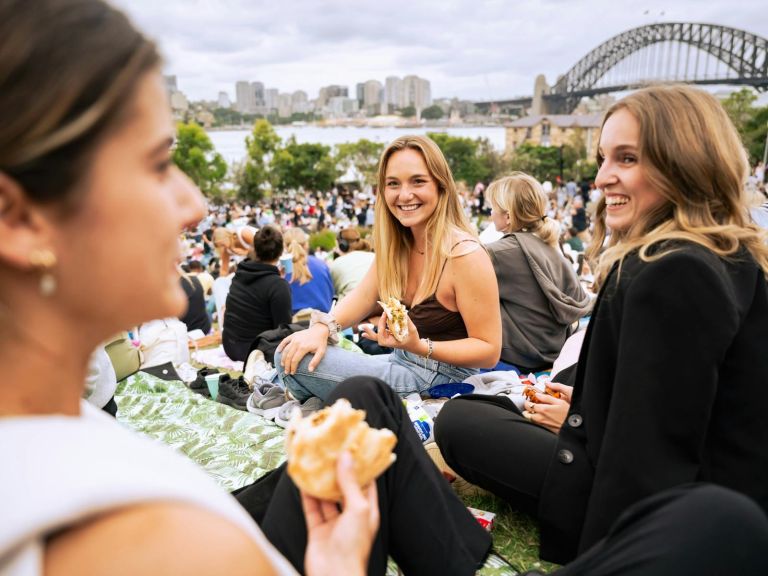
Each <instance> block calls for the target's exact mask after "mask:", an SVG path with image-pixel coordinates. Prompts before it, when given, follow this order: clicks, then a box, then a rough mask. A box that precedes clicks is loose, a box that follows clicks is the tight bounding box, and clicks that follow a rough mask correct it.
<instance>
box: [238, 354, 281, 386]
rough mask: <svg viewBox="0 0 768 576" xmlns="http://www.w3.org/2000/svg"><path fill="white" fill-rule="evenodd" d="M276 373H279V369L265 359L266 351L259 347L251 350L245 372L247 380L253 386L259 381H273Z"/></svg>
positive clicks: (244, 375)
mask: <svg viewBox="0 0 768 576" xmlns="http://www.w3.org/2000/svg"><path fill="white" fill-rule="evenodd" d="M275 374H277V370H275V369H274V368H273V367H272V364H270V363H269V362H267V361H266V360H265V359H264V353H263V352H262V351H261V350H258V349H257V350H251V353H250V354H248V359H247V360H246V362H245V371H244V372H243V378H245V381H246V382H248V384H250V385H251V386H255V385H256V384H257V383H258V382H271V381H272V378H274V377H275Z"/></svg>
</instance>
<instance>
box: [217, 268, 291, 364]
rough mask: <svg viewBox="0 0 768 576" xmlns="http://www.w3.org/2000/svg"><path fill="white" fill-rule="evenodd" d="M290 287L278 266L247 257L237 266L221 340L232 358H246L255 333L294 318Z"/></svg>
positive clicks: (257, 333) (270, 328) (228, 299)
mask: <svg viewBox="0 0 768 576" xmlns="http://www.w3.org/2000/svg"><path fill="white" fill-rule="evenodd" d="M291 317H292V316H291V287H290V285H289V284H288V282H286V281H285V280H284V279H283V278H281V277H280V273H279V272H278V270H277V267H276V266H272V265H270V264H264V263H262V262H254V261H253V260H244V261H243V262H241V263H240V265H239V266H238V267H237V271H236V272H235V277H234V278H233V279H232V286H231V287H230V288H229V295H228V296H227V304H226V308H225V310H224V329H223V331H222V343H223V344H224V351H225V352H226V353H227V356H229V357H230V358H231V359H232V360H241V361H245V360H246V358H247V357H248V352H249V351H250V349H251V345H252V344H253V342H254V341H255V340H256V337H257V336H258V335H259V334H261V333H262V332H264V331H266V330H272V329H274V328H277V327H278V326H279V325H280V324H287V323H289V322H290V321H291Z"/></svg>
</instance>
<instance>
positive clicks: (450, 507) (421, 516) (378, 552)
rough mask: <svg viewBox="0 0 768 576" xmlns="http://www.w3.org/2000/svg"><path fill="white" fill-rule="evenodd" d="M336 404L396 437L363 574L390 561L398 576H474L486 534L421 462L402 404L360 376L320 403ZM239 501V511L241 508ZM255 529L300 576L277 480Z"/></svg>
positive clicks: (286, 496) (300, 547)
mask: <svg viewBox="0 0 768 576" xmlns="http://www.w3.org/2000/svg"><path fill="white" fill-rule="evenodd" d="M338 398H346V399H348V400H349V401H350V403H351V404H352V406H353V407H355V408H360V409H363V410H365V411H366V414H367V416H366V420H367V422H368V424H370V425H371V426H372V427H374V428H389V429H390V430H392V431H393V432H394V433H395V435H396V436H397V444H396V446H395V454H396V455H397V460H396V461H395V463H394V464H393V465H392V466H391V467H390V468H389V469H387V471H386V472H385V473H384V474H382V476H381V477H380V478H379V479H378V481H377V489H378V496H379V509H380V511H381V528H380V529H379V532H378V534H377V536H376V540H375V541H374V543H373V549H372V551H371V558H370V561H369V564H368V573H369V574H377V575H378V574H384V573H385V571H386V564H387V555H390V556H392V558H394V560H395V561H396V562H397V564H398V566H399V567H400V569H401V570H403V572H404V573H405V574H413V575H418V576H431V575H435V576H437V575H441V576H442V575H453V574H456V575H461V574H467V575H469V574H474V573H475V571H476V570H477V569H478V568H479V567H480V566H481V565H482V563H483V562H484V560H485V557H486V555H487V554H488V552H489V550H490V547H491V538H490V535H489V534H488V533H487V532H486V531H485V530H483V529H482V528H481V527H480V525H479V524H478V523H477V521H476V520H475V519H474V518H473V517H472V515H471V514H470V513H469V511H468V510H467V508H466V506H465V505H464V504H463V503H462V502H461V501H460V500H459V499H458V497H457V496H456V494H455V493H454V492H453V490H452V489H451V487H450V485H449V484H448V483H447V482H446V481H445V479H444V478H443V476H442V475H441V474H440V472H439V471H438V469H437V467H436V466H435V465H434V463H433V462H432V460H430V458H429V456H427V453H426V451H425V450H424V447H423V445H422V443H421V441H420V440H419V439H418V437H417V436H416V433H415V432H414V430H413V426H412V425H411V421H410V419H409V418H408V415H407V413H406V411H405V408H404V407H403V402H402V399H401V398H400V397H399V396H397V394H395V393H394V392H393V391H392V389H391V388H390V387H389V386H387V385H386V384H384V382H382V381H381V380H378V379H376V378H370V377H362V376H361V377H355V378H350V379H348V380H346V381H344V382H343V383H341V384H340V385H339V386H337V387H336V388H335V389H334V391H333V392H332V393H331V395H330V396H329V397H328V399H327V402H328V403H333V402H334V401H335V400H336V399H338ZM246 493H247V491H243V492H241V494H243V495H245V494H246ZM239 499H240V498H239ZM240 501H241V503H244V505H246V508H247V503H245V502H244V500H243V499H240ZM261 529H262V530H263V531H264V533H265V534H266V536H267V538H268V539H269V540H270V542H272V544H273V545H274V546H275V547H276V548H277V549H278V550H279V551H280V552H281V553H282V554H283V555H284V556H285V557H286V558H287V559H288V560H290V562H291V563H292V564H293V565H294V567H295V568H296V569H297V570H298V571H299V572H301V573H303V572H304V551H305V549H306V547H307V532H306V525H305V522H304V515H303V512H302V509H301V501H300V499H299V492H298V490H297V489H296V486H295V485H294V484H293V482H292V481H291V479H290V478H289V477H288V475H287V474H285V473H282V475H281V477H280V478H279V480H278V481H277V484H276V486H275V489H274V494H273V496H272V499H271V501H270V503H269V507H268V508H267V511H266V515H265V517H264V519H263V521H262V523H261Z"/></svg>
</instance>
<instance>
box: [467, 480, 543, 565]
mask: <svg viewBox="0 0 768 576" xmlns="http://www.w3.org/2000/svg"><path fill="white" fill-rule="evenodd" d="M462 500H463V501H464V503H465V504H466V505H467V506H472V507H473V508H479V509H480V510H487V511H489V512H494V513H495V514H496V518H495V525H494V528H493V532H492V533H491V534H492V535H493V548H494V552H495V553H496V554H498V555H499V556H501V557H502V558H504V559H505V560H506V561H507V562H509V563H510V564H511V565H512V566H513V567H514V568H515V569H516V570H518V571H520V572H525V571H526V570H533V569H537V570H540V571H542V572H545V573H546V572H551V571H552V570H554V569H555V568H557V565H556V564H550V563H548V562H542V561H541V560H539V532H538V528H537V526H536V521H535V520H534V519H533V518H531V517H530V516H528V515H527V514H522V513H520V512H517V511H515V510H513V509H512V508H511V507H510V506H509V505H508V504H507V503H506V502H504V501H503V500H501V499H500V498H497V497H495V496H493V495H491V494H484V495H471V496H462Z"/></svg>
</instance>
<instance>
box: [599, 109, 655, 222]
mask: <svg viewBox="0 0 768 576" xmlns="http://www.w3.org/2000/svg"><path fill="white" fill-rule="evenodd" d="M600 154H601V156H602V157H603V163H602V165H601V166H600V170H599V172H598V173H597V178H595V184H596V185H597V187H598V188H600V189H602V191H603V194H604V195H605V204H606V207H605V208H606V212H605V213H606V217H605V224H606V226H608V228H610V229H611V230H616V231H622V232H623V231H626V230H628V229H629V228H630V226H632V224H634V223H635V222H636V221H637V220H638V219H639V218H640V217H642V216H644V215H646V214H648V213H649V212H650V211H651V210H652V209H654V208H656V207H657V206H659V205H661V204H662V203H663V202H664V201H665V200H664V197H663V196H662V195H661V194H660V193H659V192H658V191H657V190H656V189H654V188H652V187H651V186H650V184H649V182H648V178H647V176H646V173H645V169H644V167H643V163H642V158H641V157H640V124H639V122H638V121H637V119H636V118H635V117H634V116H633V115H632V114H631V113H630V112H629V111H628V110H626V109H620V110H618V111H616V112H615V113H614V114H612V115H611V116H610V117H609V118H608V120H606V122H605V124H604V125H603V130H602V132H601V134H600Z"/></svg>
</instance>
